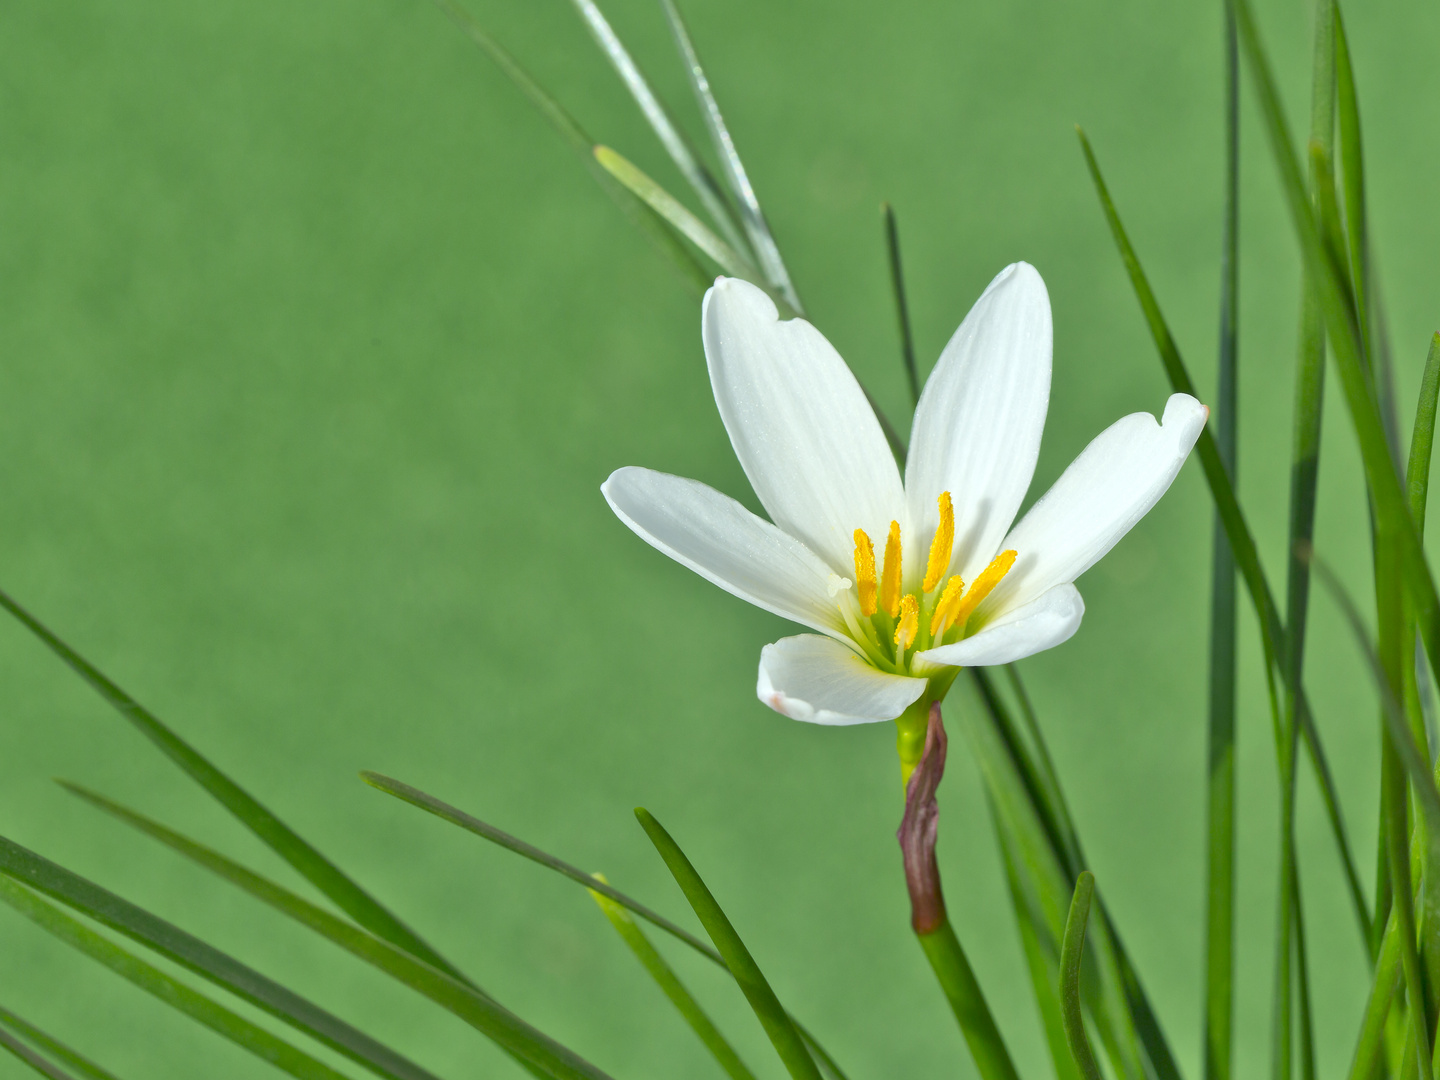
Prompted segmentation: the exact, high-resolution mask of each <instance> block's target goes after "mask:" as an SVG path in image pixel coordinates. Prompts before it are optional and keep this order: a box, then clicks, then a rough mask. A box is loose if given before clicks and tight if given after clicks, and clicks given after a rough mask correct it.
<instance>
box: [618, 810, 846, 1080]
mask: <svg viewBox="0 0 1440 1080" xmlns="http://www.w3.org/2000/svg"><path fill="white" fill-rule="evenodd" d="M635 817H636V818H638V819H639V821H640V825H641V827H642V828H643V829H644V830H645V835H646V836H648V837H650V842H651V843H652V844H654V845H655V850H656V851H658V852H659V853H660V857H661V858H662V859H664V860H665V866H666V868H667V869H669V871H670V876H671V877H673V878H674V879H675V883H676V884H677V885H679V886H680V891H681V892H683V893H684V894H685V899H686V900H687V901H689V903H690V907H691V908H692V909H694V911H695V915H696V916H697V917H698V918H699V919H700V925H701V926H703V927H705V932H706V933H707V934H709V935H710V940H711V941H712V942H714V944H715V948H716V949H718V950H719V952H720V955H721V956H723V957H724V958H725V964H726V966H727V967H729V969H730V973H731V975H733V976H734V978H735V981H736V982H737V983H738V984H739V985H740V990H741V992H742V993H743V994H744V995H745V1000H746V1001H748V1002H749V1003H750V1008H751V1009H752V1010H754V1012H755V1016H756V1018H757V1019H758V1020H759V1021H760V1026H761V1027H763V1028H764V1029H765V1035H766V1036H767V1037H768V1038H769V1040H770V1045H771V1046H773V1047H775V1052H776V1053H777V1054H778V1055H779V1056H780V1060H781V1061H782V1062H784V1064H785V1069H786V1071H787V1072H789V1073H790V1075H791V1076H792V1077H793V1078H794V1080H821V1077H820V1070H819V1069H818V1068H817V1067H816V1065H815V1059H814V1058H812V1057H811V1056H810V1051H809V1050H808V1049H806V1046H805V1041H804V1040H803V1039H802V1038H801V1037H800V1033H799V1032H798V1031H796V1030H795V1025H794V1024H792V1023H791V1022H790V1015H789V1014H788V1013H787V1012H786V1011H785V1009H784V1007H783V1006H781V1004H780V999H779V998H777V997H776V996H775V991H774V990H772V989H771V988H770V983H769V982H767V981H766V979H765V976H764V975H763V974H762V973H761V971H760V966H759V965H758V964H756V963H755V958H754V957H753V956H751V955H750V950H749V949H747V948H746V947H745V943H744V942H743V941H741V940H740V935H739V934H737V933H736V932H735V927H734V926H732V925H731V923H730V920H729V918H728V917H727V916H726V915H725V912H724V911H722V910H721V909H720V905H719V904H718V903H717V902H716V900H715V897H714V895H713V894H712V893H711V892H710V890H709V888H707V887H706V885H705V882H704V881H703V880H701V878H700V875H699V874H698V873H697V872H696V870H695V867H694V866H693V865H691V863H690V860H689V859H688V858H686V856H685V853H684V852H683V851H681V850H680V846H679V845H678V844H676V843H675V841H674V839H672V838H671V836H670V834H669V833H668V832H666V831H665V828H664V826H662V825H661V824H660V822H658V821H656V820H655V818H654V816H653V815H652V814H651V813H650V812H649V811H648V810H646V809H645V808H644V807H636V808H635Z"/></svg>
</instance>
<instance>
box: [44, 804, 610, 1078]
mask: <svg viewBox="0 0 1440 1080" xmlns="http://www.w3.org/2000/svg"><path fill="white" fill-rule="evenodd" d="M61 783H62V784H63V786H64V787H65V788H66V789H67V790H68V791H70V792H71V793H72V794H74V795H77V796H79V797H80V798H82V799H84V800H85V801H86V802H88V803H90V804H91V805H92V806H94V807H96V808H98V809H100V810H103V811H104V812H105V813H107V814H110V815H111V816H113V817H115V818H117V819H119V820H120V821H123V822H124V823H125V824H127V825H130V826H131V827H133V828H135V829H138V830H139V831H141V832H143V833H145V834H146V835H147V836H150V837H151V838H153V839H155V840H158V841H160V842H161V843H162V844H164V845H165V846H166V847H168V848H170V849H171V850H172V851H176V852H178V853H180V854H181V855H183V856H185V857H186V858H187V859H189V860H191V861H192V862H194V863H196V864H198V865H199V866H202V867H204V868H205V869H206V870H209V871H210V872H211V873H213V874H215V875H217V876H218V877H221V878H223V879H224V880H226V881H228V882H230V884H232V885H235V886H236V887H238V888H240V889H242V890H243V891H245V892H247V893H249V894H250V895H251V896H253V897H254V898H255V899H257V900H259V901H261V902H262V903H265V904H268V905H269V906H270V907H272V908H274V909H275V910H276V911H279V912H280V913H281V914H283V915H286V916H288V917H289V918H291V919H294V920H295V921H296V922H298V923H300V924H301V925H302V926H304V927H306V928H307V929H309V930H313V931H314V932H315V933H317V934H319V935H320V936H321V937H324V938H326V939H328V940H329V941H331V942H333V943H334V944H336V945H339V946H340V947H341V948H342V949H345V950H346V951H347V952H349V953H350V954H351V955H353V956H357V957H359V958H360V959H361V960H364V961H365V962H366V963H368V964H370V965H372V966H374V967H376V968H378V969H379V970H381V971H383V972H385V974H387V975H389V976H390V977H391V978H393V979H395V980H396V981H398V982H401V983H403V984H404V985H406V986H408V987H410V988H411V989H412V990H414V991H416V992H417V993H420V994H423V995H424V996H425V997H428V998H429V999H430V1000H431V1001H434V1002H435V1003H436V1004H437V1005H440V1006H441V1007H442V1008H445V1009H448V1010H449V1011H450V1012H452V1013H454V1014H455V1015H456V1016H458V1017H460V1018H461V1019H462V1020H464V1021H465V1022H466V1023H467V1024H469V1025H470V1026H471V1027H474V1028H475V1029H476V1030H477V1031H480V1032H481V1033H482V1034H484V1035H485V1036H487V1037H488V1038H490V1039H491V1040H493V1041H494V1042H495V1043H496V1045H498V1046H499V1047H500V1048H501V1049H502V1050H504V1051H506V1052H507V1053H509V1054H510V1055H511V1056H513V1057H515V1058H516V1059H517V1060H518V1061H519V1063H520V1064H521V1065H523V1066H525V1067H526V1068H528V1069H529V1070H530V1071H531V1072H532V1073H535V1074H537V1075H543V1076H556V1077H567V1078H574V1080H581V1078H588V1080H597V1078H602V1077H603V1076H604V1074H603V1073H601V1072H600V1071H599V1070H598V1069H596V1068H595V1067H594V1066H593V1065H590V1064H589V1063H588V1062H586V1061H584V1060H583V1059H581V1058H580V1057H579V1056H578V1055H576V1054H575V1053H573V1052H572V1051H570V1050H568V1049H566V1048H565V1047H563V1046H561V1045H560V1044H559V1043H557V1042H555V1041H554V1040H553V1039H551V1038H549V1037H548V1036H546V1035H544V1034H542V1033H541V1032H539V1031H537V1030H536V1029H535V1028H533V1027H531V1026H530V1025H529V1024H526V1023H525V1022H524V1021H523V1020H521V1019H520V1018H519V1017H517V1016H516V1015H515V1014H514V1013H512V1012H510V1011H509V1010H508V1009H506V1008H504V1007H503V1006H501V1005H500V1004H499V1003H498V1002H496V1001H495V999H494V998H492V997H490V995H488V994H486V993H485V992H484V991H482V990H479V989H478V988H476V987H474V986H471V985H469V984H467V983H461V982H459V981H458V980H456V979H455V978H453V977H451V976H450V975H449V974H448V973H446V972H442V971H440V970H438V969H436V968H434V967H431V966H430V965H429V964H426V963H424V962H423V961H420V960H417V959H416V958H415V957H414V956H412V955H411V954H410V953H407V952H405V951H404V950H402V949H399V948H397V947H395V946H394V945H391V944H390V943H389V942H387V941H383V940H381V939H380V938H377V937H375V936H374V935H372V934H369V933H367V932H366V931H364V930H361V929H359V928H358V927H355V926H352V925H351V924H350V923H347V922H346V921H345V920H343V919H340V918H337V917H336V916H334V915H332V914H330V912H328V911H326V910H325V909H324V908H320V907H317V906H316V905H314V904H312V903H310V902H309V901H308V900H306V899H304V898H303V897H300V896H296V895H295V894H294V893H292V892H290V891H289V890H288V889H286V888H284V887H283V886H280V885H277V884H275V883H274V882H273V881H270V880H269V879H267V878H264V877H261V876H260V875H259V874H256V873H255V872H254V871H252V870H250V869H248V868H246V867H244V866H241V865H240V864H239V863H237V862H235V861H234V860H233V859H230V858H228V857H227V856H225V855H222V854H220V853H219V852H218V851H214V850H213V849H211V848H208V847H206V846H205V845H204V844H200V843H197V842H196V841H194V840H191V839H190V838H189V837H186V836H183V835H181V834H180V833H178V832H175V831H174V830H173V829H170V828H168V827H166V826H164V825H162V824H160V823H159V822H158V821H154V820H152V819H151V818H148V817H146V816H145V815H143V814H140V813H137V812H135V811H134V810H131V809H129V808H128V807H125V806H122V805H121V804H119V803H117V802H115V801H114V800H112V799H107V798H106V797H105V796H103V795H100V794H97V793H96V792H93V791H89V790H87V789H85V788H82V787H80V786H79V785H76V784H70V783H67V782H64V781H61ZM531 1066H533V1068H531Z"/></svg>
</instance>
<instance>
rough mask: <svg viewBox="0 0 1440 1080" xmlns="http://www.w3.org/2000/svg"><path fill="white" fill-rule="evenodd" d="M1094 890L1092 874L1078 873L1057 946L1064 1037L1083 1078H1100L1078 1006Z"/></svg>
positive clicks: (1094, 1079) (1101, 1078)
mask: <svg viewBox="0 0 1440 1080" xmlns="http://www.w3.org/2000/svg"><path fill="white" fill-rule="evenodd" d="M1094 891H1095V875H1094V874H1092V873H1090V871H1089V870H1086V871H1084V872H1082V873H1081V874H1080V876H1079V878H1077V879H1076V881H1075V896H1074V898H1073V899H1072V900H1071V901H1070V914H1069V915H1068V916H1067V917H1066V919H1065V940H1064V943H1063V944H1062V945H1061V947H1060V1015H1061V1017H1062V1018H1063V1019H1064V1022H1065V1037H1066V1038H1067V1039H1068V1040H1069V1042H1070V1053H1071V1054H1072V1055H1073V1056H1074V1058H1075V1064H1076V1065H1078V1066H1079V1067H1080V1072H1081V1073H1082V1074H1083V1075H1084V1077H1085V1080H1103V1077H1102V1076H1101V1073H1100V1066H1099V1064H1097V1063H1096V1061H1095V1052H1094V1051H1093V1050H1091V1049H1090V1037H1089V1036H1088V1035H1086V1034H1085V1016H1084V1013H1083V1012H1081V1009H1080V961H1081V958H1082V957H1083V955H1084V952H1085V926H1086V923H1087V922H1088V921H1089V918H1090V896H1091V894H1092V893H1093V892H1094Z"/></svg>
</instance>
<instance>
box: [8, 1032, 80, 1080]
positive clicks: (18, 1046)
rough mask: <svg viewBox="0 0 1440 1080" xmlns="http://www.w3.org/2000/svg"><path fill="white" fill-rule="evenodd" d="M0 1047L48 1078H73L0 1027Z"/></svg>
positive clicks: (51, 1079)
mask: <svg viewBox="0 0 1440 1080" xmlns="http://www.w3.org/2000/svg"><path fill="white" fill-rule="evenodd" d="M0 1049H4V1050H8V1051H10V1053H12V1054H14V1055H15V1056H16V1057H17V1058H19V1059H20V1060H21V1061H23V1062H24V1063H25V1064H26V1065H29V1066H30V1068H32V1069H34V1070H35V1071H36V1072H37V1073H39V1074H40V1075H41V1076H48V1077H50V1080H74V1078H73V1077H72V1076H71V1075H70V1074H69V1073H67V1072H66V1071H65V1070H63V1069H61V1068H60V1067H59V1066H58V1065H56V1064H54V1063H53V1062H51V1061H49V1060H48V1059H46V1058H45V1057H43V1056H41V1055H40V1054H37V1053H36V1052H35V1051H34V1050H31V1049H30V1047H28V1046H26V1045H25V1044H24V1043H23V1042H21V1041H20V1040H19V1039H17V1038H15V1036H14V1035H11V1034H10V1033H9V1032H8V1031H5V1030H3V1029H0Z"/></svg>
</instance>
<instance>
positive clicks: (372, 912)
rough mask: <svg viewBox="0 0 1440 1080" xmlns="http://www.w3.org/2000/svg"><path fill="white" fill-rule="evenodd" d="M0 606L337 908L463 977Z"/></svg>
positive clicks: (51, 639) (89, 668) (233, 787)
mask: <svg viewBox="0 0 1440 1080" xmlns="http://www.w3.org/2000/svg"><path fill="white" fill-rule="evenodd" d="M0 607H3V608H4V609H5V610H6V611H8V612H10V614H12V615H14V616H15V618H17V619H19V620H20V622H21V623H22V624H23V625H24V626H25V627H26V629H28V630H29V631H30V632H31V633H33V634H34V635H35V636H36V637H38V638H39V639H40V640H41V641H42V642H44V643H45V645H46V646H48V647H49V648H50V650H51V651H52V652H54V653H55V655H57V656H58V657H60V659H61V660H63V661H64V662H65V663H66V664H68V665H69V666H70V668H71V669H72V670H73V671H74V672H75V673H76V674H78V675H79V676H80V677H81V678H82V679H84V680H85V681H86V682H87V683H89V684H90V686H91V687H93V688H94V689H95V691H96V692H97V693H99V694H100V696H101V697H103V698H104V699H105V700H106V701H108V702H109V703H110V704H111V705H112V706H114V708H115V709H116V710H117V711H118V712H119V713H120V715H121V716H123V717H125V719H126V720H128V721H130V723H131V724H133V725H134V726H135V728H136V729H137V730H139V732H140V733H141V734H142V735H144V736H145V737H146V738H147V739H149V740H150V741H151V742H152V743H154V744H155V746H156V747H158V748H159V749H160V751H161V752H162V753H163V754H165V756H166V757H168V758H169V759H170V760H171V761H173V762H175V764H176V765H178V766H180V768H181V769H182V770H184V772H185V773H187V774H188V775H189V776H190V778H191V779H192V780H194V781H195V782H196V783H197V784H199V785H200V786H201V787H203V788H204V789H205V790H206V791H207V792H209V793H210V795H212V796H213V797H214V798H215V800H216V801H217V802H219V803H220V805H222V806H223V807H225V809H227V810H229V811H230V813H231V814H233V815H234V816H235V817H236V818H237V819H239V821H240V823H241V824H242V825H244V826H245V827H246V828H248V829H249V830H250V831H251V832H253V833H254V834H255V835H256V836H258V837H259V838H260V839H261V840H262V841H264V843H265V845H266V846H267V847H269V848H270V849H271V850H272V851H274V852H275V853H276V854H277V855H279V856H280V857H281V858H282V859H284V860H285V861H286V862H287V863H289V864H290V865H291V866H293V867H294V868H295V869H296V870H297V871H299V872H300V874H301V875H302V876H304V877H305V879H306V880H308V881H309V882H310V883H311V884H312V885H314V886H315V887H316V888H317V889H319V890H320V891H321V892H322V893H324V894H325V895H326V896H328V897H329V898H330V899H331V900H333V901H334V902H335V904H336V905H337V906H338V907H339V908H340V909H341V910H342V911H344V912H345V913H346V914H348V915H349V916H350V917H351V918H353V919H354V920H355V921H356V922H358V923H359V924H360V925H361V926H363V927H365V928H366V929H367V930H369V931H371V932H372V933H374V934H376V935H377V936H379V937H382V938H384V939H385V940H386V941H389V942H391V943H392V944H394V945H396V946H398V947H400V948H402V949H404V950H405V951H406V952H409V953H412V954H414V955H415V956H418V957H420V959H422V960H424V961H425V962H426V963H427V964H430V965H431V966H432V967H437V968H439V969H440V970H442V971H446V972H449V973H450V974H451V975H452V976H454V977H455V978H457V979H461V980H463V979H464V978H465V976H463V975H462V974H460V972H459V971H458V970H457V969H456V968H454V967H452V966H451V965H450V963H449V962H448V961H447V960H446V959H445V958H444V957H442V956H441V955H440V954H439V953H437V952H436V951H435V950H434V949H432V948H431V947H430V946H429V945H428V944H426V943H425V941H424V940H423V939H421V937H420V936H419V935H418V934H416V933H415V932H414V931H413V930H411V929H410V928H409V927H408V926H406V925H405V924H404V923H402V922H401V921H400V920H399V919H398V918H396V917H395V916H394V915H393V914H391V913H390V911H389V910H387V909H386V908H385V907H384V906H383V905H381V904H380V902H379V901H378V900H376V899H375V898H374V897H372V896H371V895H370V894H369V893H367V892H366V891H365V890H364V889H362V888H360V886H359V885H357V884H356V883H355V882H354V881H352V880H351V879H350V878H349V877H347V876H346V875H345V873H344V872H343V871H341V870H340V868H339V867H337V866H336V865H335V864H334V863H332V862H330V860H329V859H327V858H325V856H324V855H321V854H320V852H319V851H317V850H316V849H315V848H313V847H311V846H310V845H309V844H308V843H306V842H305V841H304V840H302V839H301V838H300V836H299V834H297V833H296V832H295V831H294V830H293V829H291V828H290V827H289V826H288V825H286V824H285V823H284V822H282V821H281V820H280V819H279V818H278V817H276V816H275V815H274V814H272V813H271V812H270V811H269V810H267V809H266V808H265V807H264V806H262V805H261V804H260V803H259V802H258V801H257V800H256V799H255V798H254V797H253V796H251V795H250V794H249V793H248V792H247V791H245V790H244V789H243V788H241V787H240V785H239V784H237V783H235V782H234V781H233V780H231V779H230V778H229V777H228V776H226V775H225V774H224V773H222V772H221V771H220V770H219V769H218V768H216V767H215V766H214V765H212V764H211V763H210V761H209V760H208V759H207V758H205V757H204V756H203V755H201V754H200V753H199V752H198V751H196V750H195V749H193V748H192V747H191V746H190V744H189V743H187V742H185V740H184V739H182V738H180V736H178V735H176V734H175V733H174V732H173V731H171V730H170V729H169V728H168V727H166V726H165V724H163V723H161V721H160V719H159V718H158V717H156V716H155V715H154V714H153V713H151V712H150V711H149V710H148V709H146V708H145V707H144V706H143V705H141V704H140V703H139V702H138V701H136V700H135V699H134V698H132V697H131V696H130V695H129V694H127V693H126V692H125V691H124V690H122V689H120V687H119V686H117V685H116V684H115V683H114V682H112V681H111V680H110V679H109V678H108V677H107V676H106V675H105V674H104V672H102V671H100V670H99V669H98V668H96V667H95V666H94V665H93V664H91V663H90V662H89V661H88V660H86V659H85V658H84V657H83V656H81V655H80V654H79V653H77V652H76V651H75V650H74V649H72V648H70V646H69V645H67V644H65V642H63V641H61V640H60V638H59V637H57V636H56V635H55V634H54V633H52V632H51V631H50V630H49V629H48V628H47V627H46V626H45V625H44V624H43V623H41V622H40V620H38V619H37V618H35V616H33V615H31V614H30V613H29V612H28V611H26V610H25V609H24V608H23V607H21V606H20V605H19V604H18V603H16V602H15V601H14V600H13V599H11V597H10V596H9V595H8V594H7V593H5V592H3V591H0Z"/></svg>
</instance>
